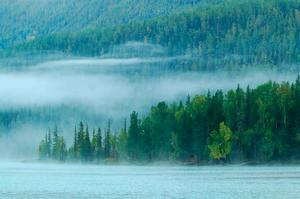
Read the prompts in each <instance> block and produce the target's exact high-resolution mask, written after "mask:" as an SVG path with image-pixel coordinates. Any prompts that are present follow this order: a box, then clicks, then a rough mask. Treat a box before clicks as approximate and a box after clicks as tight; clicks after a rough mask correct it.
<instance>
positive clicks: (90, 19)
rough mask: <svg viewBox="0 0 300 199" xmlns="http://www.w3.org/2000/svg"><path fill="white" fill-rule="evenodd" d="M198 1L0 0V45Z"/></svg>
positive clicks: (119, 21)
mask: <svg viewBox="0 0 300 199" xmlns="http://www.w3.org/2000/svg"><path fill="white" fill-rule="evenodd" d="M202 1H203V0H202ZM198 2H200V0H184V1H181V0H179V1H178V0H176V1H174V0H139V1H136V0H114V1H111V0H101V1H99V0H90V1H89V3H86V1H84V0H43V1H35V0H26V1H14V2H12V1H9V0H2V1H0V11H1V18H0V24H1V29H0V48H2V47H6V46H9V45H12V44H15V43H16V42H21V41H26V40H31V39H33V38H35V37H38V36H41V35H47V34H51V33H55V32H61V31H70V32H72V31H78V30H82V29H85V28H88V27H103V26H112V25H117V24H127V23H129V22H131V21H140V20H144V19H149V18H153V17H157V16H164V15H167V14H169V13H171V12H173V11H179V10H181V9H184V8H188V7H190V6H192V5H194V4H196V3H198ZM145 5H146V6H145ZM20 19H21V20H20Z"/></svg>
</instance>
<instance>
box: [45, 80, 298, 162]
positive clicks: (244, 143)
mask: <svg viewBox="0 0 300 199" xmlns="http://www.w3.org/2000/svg"><path fill="white" fill-rule="evenodd" d="M299 129H300V78H299V77H298V78H297V80H296V82H295V83H288V82H283V83H281V84H278V83H275V82H268V83H265V84H262V85H260V86H258V87H257V88H255V89H251V88H249V87H248V88H247V89H246V90H244V89H242V88H240V87H239V86H238V87H237V88H236V89H235V90H230V91H228V92H226V93H225V92H223V91H222V90H219V91H216V92H215V93H211V92H208V93H207V95H198V96H194V97H192V98H190V97H188V98H187V100H186V101H185V102H179V103H172V104H167V103H166V102H160V103H158V104H157V105H155V106H153V107H151V109H150V110H149V112H148V114H146V115H139V114H138V113H137V112H135V111H133V112H132V114H131V115H130V121H129V125H128V126H127V125H126V122H125V123H124V127H123V128H122V129H120V131H119V132H117V133H113V132H112V131H111V123H110V120H109V122H108V125H107V126H106V127H105V128H104V129H102V130H101V129H100V128H99V129H97V130H95V129H94V130H92V132H91V129H89V127H88V126H84V124H83V123H80V125H79V126H78V128H77V129H75V133H74V140H73V142H72V144H71V147H70V148H69V150H67V146H66V143H65V140H64V138H63V137H61V136H59V135H58V134H59V132H58V130H57V129H55V130H54V132H53V133H51V132H49V133H48V134H47V135H46V136H45V139H44V140H43V141H42V142H41V144H40V146H39V154H40V158H41V159H48V158H53V159H56V160H62V161H64V160H66V159H69V160H73V161H74V160H80V161H93V160H94V161H103V160H106V159H110V158H111V159H114V160H129V161H158V160H171V161H183V162H186V161H188V162H191V163H199V162H200V163H201V162H202V163H203V162H207V161H209V160H214V161H217V162H232V161H235V162H242V161H251V162H269V161H283V160H299V158H300V156H299V152H300V133H299ZM52 138H53V139H52Z"/></svg>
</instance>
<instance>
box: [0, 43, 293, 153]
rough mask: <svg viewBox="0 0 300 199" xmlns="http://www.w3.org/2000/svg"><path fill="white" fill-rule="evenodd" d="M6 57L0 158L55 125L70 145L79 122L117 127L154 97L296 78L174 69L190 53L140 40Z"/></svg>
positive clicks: (27, 146) (33, 143) (25, 147)
mask: <svg viewBox="0 0 300 199" xmlns="http://www.w3.org/2000/svg"><path fill="white" fill-rule="evenodd" d="M11 59H12V62H10V60H7V59H6V60H2V62H0V63H2V64H1V71H0V117H1V119H2V120H1V121H2V123H1V124H0V129H1V132H0V136H1V139H0V153H1V154H2V157H3V158H22V159H26V158H34V157H35V156H36V151H37V146H38V143H39V141H40V140H41V139H42V138H43V136H44V134H45V133H46V132H47V131H48V129H53V128H54V127H55V126H57V127H58V131H59V134H62V135H64V136H65V137H66V138H67V144H71V142H72V136H73V132H74V128H75V125H76V124H78V123H79V122H80V121H83V122H84V123H86V124H88V125H89V127H90V128H97V127H101V128H102V129H105V128H106V123H107V121H108V120H109V119H112V129H113V132H116V130H117V129H118V128H119V127H120V126H121V125H122V124H123V122H124V120H125V119H127V117H129V115H130V113H131V112H132V111H133V110H135V111H138V112H139V113H140V115H143V114H145V113H146V111H147V110H149V108H150V107H151V105H154V104H156V103H158V102H160V101H167V102H170V103H171V102H175V101H179V100H183V101H184V100H186V98H187V96H188V95H196V94H206V93H207V92H208V91H212V92H213V91H216V90H217V89H223V90H224V91H226V90H229V89H235V88H236V87H237V85H238V84H239V85H240V86H241V87H243V88H245V87H247V86H248V85H250V86H251V87H255V86H256V85H258V84H261V83H264V82H266V81H269V80H272V81H279V82H281V81H293V80H295V78H296V76H297V73H295V72H282V71H280V72H278V71H277V70H272V69H270V68H268V69H264V70H262V69H256V68H254V69H253V68H252V69H247V70H243V72H241V71H226V72H225V71H217V72H216V71H214V72H201V71H198V72H193V71H185V72H184V71H180V70H174V69H172V66H173V64H174V63H176V64H177V62H188V61H189V60H192V59H193V56H192V55H185V56H179V57H168V56H166V53H165V49H164V48H163V47H161V46H159V45H150V44H142V43H138V42H130V43H127V44H124V45H120V46H115V47H114V48H112V50H111V51H110V52H109V53H107V54H106V55H104V56H102V57H97V58H84V57H80V58H79V57H74V56H67V55H62V54H60V55H59V56H58V55H55V54H51V53H47V54H45V55H44V57H43V56H39V57H38V59H37V61H36V62H35V61H32V62H25V63H26V64H24V61H23V62H16V60H17V59H16V58H11ZM32 59H34V56H32ZM7 63H9V66H8V65H7ZM12 65H13V66H14V67H12ZM170 70H171V71H172V72H170Z"/></svg>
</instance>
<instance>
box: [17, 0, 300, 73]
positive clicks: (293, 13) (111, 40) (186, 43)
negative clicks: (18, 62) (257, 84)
mask: <svg viewBox="0 0 300 199" xmlns="http://www.w3.org/2000/svg"><path fill="white" fill-rule="evenodd" d="M299 34H300V3H299V1H296V0H250V1H225V2H223V3H219V4H212V5H209V4H208V5H207V6H200V7H195V8H193V9H189V10H187V11H184V12H180V13H178V14H173V15H171V16H168V17H159V18H157V19H153V20H146V21H142V22H133V23H129V24H126V25H120V26H113V27H108V28H107V27H106V28H105V27H103V28H93V29H88V30H85V31H81V32H73V33H60V34H54V35H49V36H45V37H41V38H37V39H35V40H33V41H31V42H27V43H23V44H20V45H18V46H16V47H15V48H12V49H13V50H16V51H22V50H25V51H28V50H35V51H39V50H52V51H53V50H57V51H63V52H65V53H71V54H74V55H79V56H100V55H103V54H105V53H107V52H109V51H110V50H111V48H113V46H115V45H120V44H124V43H127V42H130V41H139V42H144V43H152V44H159V45H162V46H163V47H165V48H167V49H168V52H169V55H178V54H181V55H182V54H191V55H193V58H194V61H192V63H189V64H188V65H187V67H190V66H192V68H193V69H197V70H199V69H202V70H203V69H204V70H215V69H219V68H230V67H236V68H239V67H241V66H247V65H255V64H258V63H259V64H270V65H275V66H277V65H278V64H281V63H298V62H299V61H300V51H299V49H300V47H299V45H300V40H299ZM196 58H197V59H196Z"/></svg>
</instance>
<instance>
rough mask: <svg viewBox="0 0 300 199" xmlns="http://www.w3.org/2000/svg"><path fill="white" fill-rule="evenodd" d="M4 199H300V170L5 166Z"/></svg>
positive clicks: (0, 172)
mask: <svg viewBox="0 0 300 199" xmlns="http://www.w3.org/2000/svg"><path fill="white" fill-rule="evenodd" d="M0 198H14V199H18V198H20V199H29V198H30V199H32V198H43V199H44V198H46V199H47V198H49V199H50V198H51V199H56V198H72V199H76V198H78V199H79V198H89V199H92V198H100V199H101V198H103V199H113V198H114V199H115V198H122V199H127V198H128V199H129V198H130V199H132V198H143V199H144V198H150V199H160V198H162V199H169V198H176V199H177V198H178V199H186V198H187V199H194V198H195V199H196V198H197V199H198V198H201V199H206V198H207V199H234V198H238V199H240V198H242V199H250V198H251V199H253V198H255V199H259V198H261V199H268V198H270V199H285V198H286V199H294V198H295V199H298V198H300V167H298V166H270V167H267V166H256V167H248V166H242V167H238V166H226V167H225V166H224V167H222V166H210V167H209V166H207V167H206V166H205V167H180V166H98V165H69V164H61V165H55V164H34V163H7V162H5V163H4V162H0Z"/></svg>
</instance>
